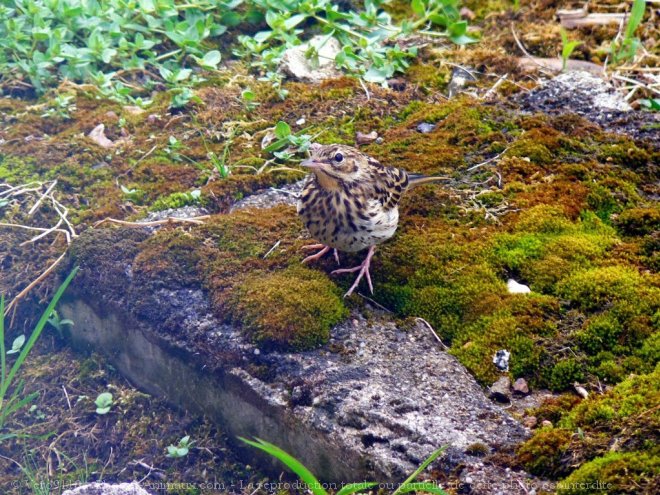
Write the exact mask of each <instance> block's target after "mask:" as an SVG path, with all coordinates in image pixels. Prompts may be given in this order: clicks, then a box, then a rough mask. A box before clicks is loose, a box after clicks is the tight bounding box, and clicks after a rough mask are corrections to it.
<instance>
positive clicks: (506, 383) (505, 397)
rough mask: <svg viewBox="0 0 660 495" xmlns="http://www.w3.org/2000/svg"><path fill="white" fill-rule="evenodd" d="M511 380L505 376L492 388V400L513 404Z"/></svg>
mask: <svg viewBox="0 0 660 495" xmlns="http://www.w3.org/2000/svg"><path fill="white" fill-rule="evenodd" d="M510 389H511V380H509V377H507V376H503V377H501V378H500V379H499V380H497V381H496V382H495V383H493V384H492V385H491V386H490V395H489V396H490V398H491V399H495V400H496V401H497V402H504V403H509V402H511V390H510Z"/></svg>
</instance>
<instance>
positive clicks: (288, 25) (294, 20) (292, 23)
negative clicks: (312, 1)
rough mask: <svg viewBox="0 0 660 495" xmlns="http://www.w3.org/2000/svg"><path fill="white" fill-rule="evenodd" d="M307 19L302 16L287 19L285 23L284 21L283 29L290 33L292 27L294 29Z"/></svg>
mask: <svg viewBox="0 0 660 495" xmlns="http://www.w3.org/2000/svg"><path fill="white" fill-rule="evenodd" d="M305 19H307V16H306V15H304V14H297V15H294V16H291V17H289V18H288V19H287V20H286V21H284V27H285V28H286V29H287V30H288V31H290V30H292V29H293V28H294V27H296V26H297V25H298V24H300V23H301V22H302V21H304V20H305Z"/></svg>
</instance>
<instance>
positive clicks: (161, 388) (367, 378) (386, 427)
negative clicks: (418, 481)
mask: <svg viewBox="0 0 660 495" xmlns="http://www.w3.org/2000/svg"><path fill="white" fill-rule="evenodd" d="M302 183H303V181H301V182H299V183H297V184H294V185H292V186H287V187H286V188H282V189H277V190H276V189H270V190H268V191H266V192H265V193H263V194H260V195H258V196H256V197H252V198H246V199H245V200H243V201H242V202H240V203H238V204H236V205H235V208H244V207H254V206H271V205H275V204H281V203H282V202H286V203H289V202H295V199H296V196H297V193H298V191H299V190H300V188H301V187H302ZM283 190H284V191H285V192H282V191H283ZM137 234H138V232H135V231H134V230H129V229H127V234H126V235H127V236H134V237H135V236H137V237H136V242H135V243H133V244H131V243H128V244H131V246H137V245H138V242H139V241H140V240H142V239H144V238H147V237H148V233H146V232H140V233H139V234H140V235H139V236H138V235H137ZM91 235H92V234H90V236H91ZM85 237H86V234H82V235H81V236H80V237H79V238H78V239H77V242H82V243H83V244H86V245H87V246H88V247H87V249H90V247H89V243H90V240H89V239H85ZM91 239H93V237H91ZM128 244H126V245H125V246H124V245H123V244H122V246H123V247H122V249H121V250H118V252H108V251H112V249H110V250H109V249H108V244H103V245H102V246H99V248H98V253H97V252H89V251H88V252H87V256H88V257H89V260H90V261H89V263H85V262H82V263H81V270H80V272H79V274H78V276H77V277H76V280H75V282H74V284H73V285H72V286H71V287H70V288H69V291H68V292H67V295H66V299H65V300H64V301H62V303H61V305H60V309H61V314H62V317H63V318H71V319H73V320H74V321H75V322H76V325H75V326H73V327H71V328H70V329H69V331H70V332H71V335H70V336H71V340H72V342H73V344H74V346H75V347H77V348H79V349H85V350H95V351H98V352H102V353H105V354H107V355H108V357H109V359H110V360H111V361H112V362H113V364H114V365H115V366H116V367H117V369H118V370H119V371H120V372H121V373H123V374H124V375H125V376H126V377H127V378H128V379H129V380H130V381H131V382H132V383H134V384H136V385H137V386H138V387H139V388H141V389H143V390H145V391H147V392H149V393H152V394H155V395H159V396H164V397H166V398H167V399H168V400H169V401H170V402H172V403H173V404H175V405H178V406H180V407H184V408H186V409H188V410H190V411H191V412H193V413H197V414H204V415H206V416H207V417H209V418H212V419H214V420H215V421H217V422H218V423H219V424H221V425H222V429H223V431H224V432H226V433H227V434H228V436H229V438H235V436H237V435H241V436H247V437H251V436H258V437H260V438H263V439H265V440H267V441H270V442H272V443H275V444H277V445H279V446H280V447H281V448H283V449H285V450H287V451H289V452H290V453H292V454H293V455H294V456H296V457H298V458H300V459H302V460H304V462H305V464H306V465H307V466H308V467H309V468H310V469H311V470H312V471H313V472H314V473H315V474H317V475H318V476H320V477H321V478H322V479H325V480H335V481H345V480H354V479H361V478H363V477H369V478H378V479H382V480H400V479H402V477H405V476H406V475H408V474H410V472H412V471H413V470H414V469H415V468H416V467H417V466H418V465H419V464H420V463H421V462H422V461H423V460H424V458H425V457H427V456H428V455H429V454H430V453H431V452H432V451H434V450H435V449H437V448H438V447H439V446H441V445H448V446H449V448H448V450H447V453H446V454H445V456H444V460H443V462H445V463H447V465H448V466H450V467H452V466H457V465H459V464H461V465H470V464H471V463H472V462H475V459H477V458H475V457H474V456H471V455H469V454H468V453H466V450H469V449H468V447H469V446H471V445H475V444H483V445H484V446H485V448H488V449H489V450H490V451H491V452H493V453H497V452H498V451H500V450H502V449H504V450H506V449H511V448H513V447H514V446H515V445H517V444H518V443H519V442H521V441H522V440H524V439H525V438H526V437H527V436H528V433H527V431H526V429H525V428H524V427H523V426H522V425H520V424H519V423H518V422H516V421H515V420H514V419H512V418H511V417H510V416H509V415H508V414H507V412H506V411H503V410H501V409H500V408H499V407H497V406H496V405H494V404H493V403H492V402H490V401H489V400H488V399H487V398H486V396H485V394H484V392H483V390H482V388H481V387H480V386H479V385H478V384H477V382H476V381H475V380H474V378H473V377H472V376H471V375H470V374H469V373H467V371H466V370H465V368H464V367H463V366H462V365H461V364H460V363H459V362H458V361H457V360H456V358H455V357H453V356H451V355H449V354H447V353H446V352H443V350H442V349H440V348H439V345H438V343H437V341H436V340H435V338H434V337H433V336H432V335H431V334H430V333H429V332H428V329H427V328H424V327H422V326H416V327H414V328H408V327H406V328H405V329H403V328H400V327H399V326H398V325H397V323H396V322H394V321H392V320H391V319H390V317H389V316H388V315H385V314H369V315H368V316H367V315H365V314H364V313H362V312H357V311H354V312H353V314H352V316H351V318H349V319H347V320H345V321H344V322H343V323H341V324H339V325H337V326H336V327H335V328H334V329H333V330H332V332H331V336H330V342H329V344H328V345H326V346H324V347H321V348H319V349H316V350H313V351H307V352H300V353H289V352H282V351H280V352H275V351H271V352H267V351H266V350H265V349H258V348H257V347H256V346H255V345H254V344H252V343H251V342H250V341H249V340H247V338H246V337H245V333H244V332H242V331H241V330H239V329H238V328H236V327H234V326H231V325H228V324H226V323H223V322H222V321H220V320H218V318H217V317H216V316H215V315H214V313H213V312H212V310H211V305H210V302H209V299H208V296H207V295H206V294H205V293H204V292H203V291H202V290H194V289H188V288H185V289H182V288H172V289H168V288H167V287H162V288H160V289H158V290H155V291H153V293H150V294H149V299H148V301H149V304H148V306H147V307H145V304H144V302H138V301H137V300H138V299H144V298H143V297H141V296H140V294H139V293H138V292H137V291H139V290H140V287H142V286H139V285H136V284H137V283H138V282H137V281H136V279H135V278H134V277H133V275H132V273H133V268H132V261H133V259H134V257H135V248H133V247H131V246H129V245H128ZM110 246H112V244H111V245H110ZM73 251H74V252H75V251H76V250H75V247H74V249H73ZM101 258H103V259H112V265H111V266H112V270H111V271H108V270H107V269H106V270H98V269H97V263H98V262H99V259H101ZM111 278H115V279H116V280H110V279H111ZM256 350H259V351H260V352H255V351H256ZM411 364H412V365H411ZM506 388H508V384H507V386H506ZM238 447H240V448H242V449H243V452H246V453H247V455H248V456H249V458H250V462H251V463H254V462H255V453H254V451H253V450H251V449H248V450H247V451H246V450H245V449H246V447H245V446H242V445H239V446H238ZM256 458H257V459H259V460H260V461H261V462H262V464H263V465H267V464H269V463H271V462H273V461H272V460H271V459H269V458H266V457H265V456H259V455H257V457H256ZM272 465H273V466H275V464H272ZM278 468H279V466H278Z"/></svg>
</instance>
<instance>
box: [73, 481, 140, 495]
mask: <svg viewBox="0 0 660 495" xmlns="http://www.w3.org/2000/svg"><path fill="white" fill-rule="evenodd" d="M62 495H149V492H147V491H146V490H145V489H143V488H142V487H141V486H140V485H139V484H138V483H137V482H135V481H134V482H133V483H120V484H118V485H110V484H108V483H90V484H89V485H82V486H79V487H78V488H74V489H73V490H66V491H64V492H63V493H62Z"/></svg>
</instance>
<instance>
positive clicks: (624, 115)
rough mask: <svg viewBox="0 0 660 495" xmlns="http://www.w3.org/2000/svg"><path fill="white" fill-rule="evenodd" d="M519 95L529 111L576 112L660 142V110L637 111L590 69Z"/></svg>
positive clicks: (604, 125) (628, 132) (615, 128)
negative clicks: (659, 128) (591, 72)
mask: <svg viewBox="0 0 660 495" xmlns="http://www.w3.org/2000/svg"><path fill="white" fill-rule="evenodd" d="M518 99H519V100H520V102H521V103H522V107H523V109H524V110H527V111H531V112H539V111H540V112H544V113H548V114H562V113H576V114H578V115H581V116H583V117H585V118H587V119H589V120H590V121H592V122H595V123H597V124H599V125H601V126H603V127H604V128H606V129H608V130H611V131H615V132H621V133H625V134H628V135H630V136H631V137H634V138H638V139H639V138H642V139H649V140H650V142H651V143H655V145H656V146H658V143H659V140H658V125H659V124H660V113H658V112H644V111H633V110H632V108H631V107H630V105H629V104H628V102H627V101H626V100H625V98H624V96H623V94H622V93H620V92H618V91H617V90H616V89H615V88H614V87H613V86H612V85H611V84H610V83H608V82H607V81H605V80H604V79H602V78H601V77H598V76H595V75H593V74H590V73H588V72H584V71H572V72H567V73H564V74H560V75H559V76H557V77H555V78H554V79H551V80H549V81H547V82H545V83H543V84H542V85H540V86H539V87H537V88H535V89H533V90H532V91H530V92H527V93H524V94H522V95H521V96H520V97H518Z"/></svg>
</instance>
